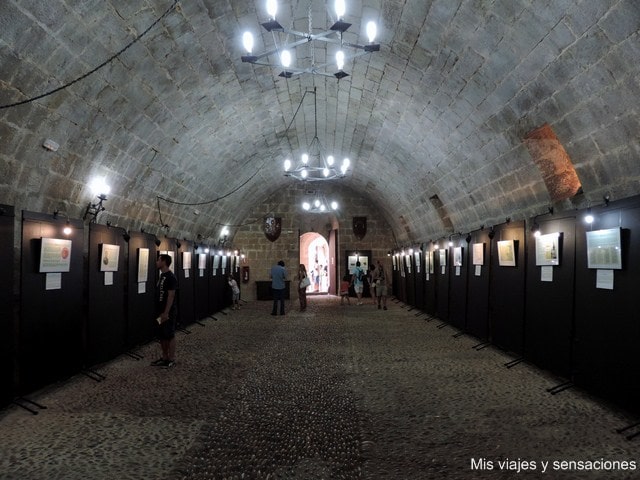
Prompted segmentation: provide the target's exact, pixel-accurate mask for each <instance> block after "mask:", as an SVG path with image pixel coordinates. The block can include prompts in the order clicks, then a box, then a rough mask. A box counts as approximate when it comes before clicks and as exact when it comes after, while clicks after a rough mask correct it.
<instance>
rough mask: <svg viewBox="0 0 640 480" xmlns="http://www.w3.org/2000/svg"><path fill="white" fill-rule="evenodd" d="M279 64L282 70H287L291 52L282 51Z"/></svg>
mask: <svg viewBox="0 0 640 480" xmlns="http://www.w3.org/2000/svg"><path fill="white" fill-rule="evenodd" d="M280 63H281V64H282V66H283V67H284V68H289V66H290V65H291V52H290V51H289V50H283V51H282V53H281V54H280Z"/></svg>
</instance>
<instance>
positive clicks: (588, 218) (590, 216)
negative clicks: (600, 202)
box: [584, 207, 594, 225]
mask: <svg viewBox="0 0 640 480" xmlns="http://www.w3.org/2000/svg"><path fill="white" fill-rule="evenodd" d="M593 220H594V218H593V214H592V213H591V207H589V208H587V214H586V215H585V216H584V221H585V222H587V223H588V224H589V225H591V224H592V223H593Z"/></svg>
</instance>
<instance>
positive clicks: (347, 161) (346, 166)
mask: <svg viewBox="0 0 640 480" xmlns="http://www.w3.org/2000/svg"><path fill="white" fill-rule="evenodd" d="M349 165H351V161H350V160H349V159H348V158H345V159H344V160H343V161H342V166H343V167H344V168H345V169H347V168H349Z"/></svg>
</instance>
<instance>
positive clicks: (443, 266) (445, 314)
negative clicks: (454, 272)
mask: <svg viewBox="0 0 640 480" xmlns="http://www.w3.org/2000/svg"><path fill="white" fill-rule="evenodd" d="M437 246H438V248H437V249H436V250H435V252H434V257H435V271H434V276H436V277H437V280H436V297H437V298H436V316H437V317H438V318H439V319H440V320H442V321H443V322H448V321H449V286H450V285H449V282H450V279H451V276H450V273H451V268H450V266H451V260H450V256H449V250H450V248H449V246H448V245H447V240H446V239H444V238H441V239H440V241H438V242H437Z"/></svg>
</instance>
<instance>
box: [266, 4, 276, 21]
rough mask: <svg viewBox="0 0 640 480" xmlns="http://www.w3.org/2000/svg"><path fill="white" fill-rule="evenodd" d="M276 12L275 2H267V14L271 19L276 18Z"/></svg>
mask: <svg viewBox="0 0 640 480" xmlns="http://www.w3.org/2000/svg"><path fill="white" fill-rule="evenodd" d="M277 11H278V2H277V0H267V13H268V14H269V16H270V17H271V18H276V12H277Z"/></svg>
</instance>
